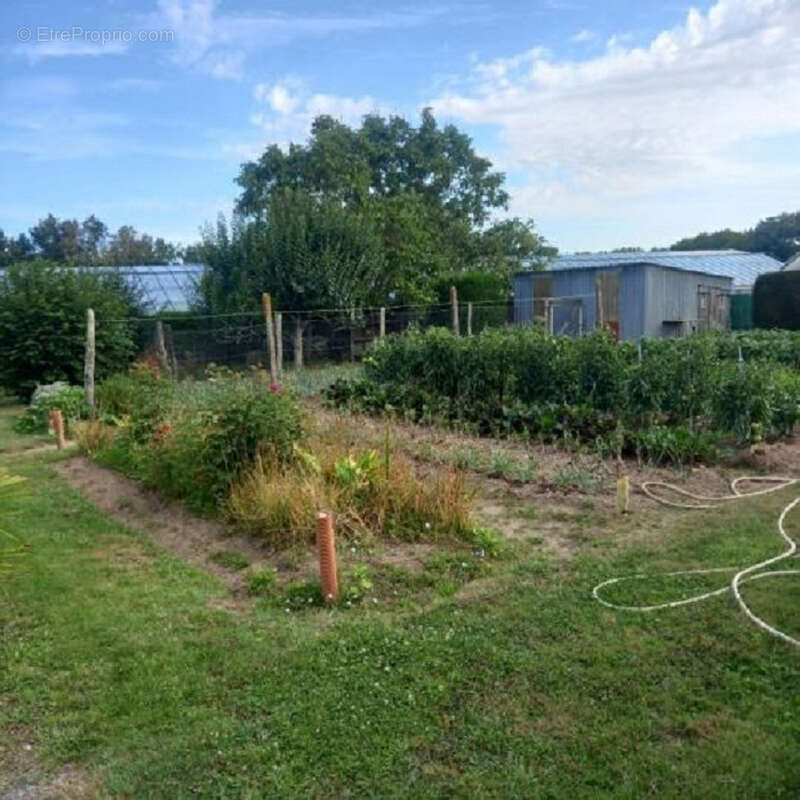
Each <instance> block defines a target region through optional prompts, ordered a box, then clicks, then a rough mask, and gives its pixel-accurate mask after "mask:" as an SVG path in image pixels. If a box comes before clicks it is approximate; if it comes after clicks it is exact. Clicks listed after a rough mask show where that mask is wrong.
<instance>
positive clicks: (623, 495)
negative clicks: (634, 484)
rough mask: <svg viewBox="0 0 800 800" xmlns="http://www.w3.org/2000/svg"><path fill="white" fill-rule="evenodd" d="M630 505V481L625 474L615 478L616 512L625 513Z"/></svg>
mask: <svg viewBox="0 0 800 800" xmlns="http://www.w3.org/2000/svg"><path fill="white" fill-rule="evenodd" d="M630 505H631V481H630V478H629V477H628V476H627V475H623V476H622V477H621V478H618V479H617V513H618V514H627V513H628V512H629V511H630Z"/></svg>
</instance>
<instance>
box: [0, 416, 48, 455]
mask: <svg viewBox="0 0 800 800" xmlns="http://www.w3.org/2000/svg"><path fill="white" fill-rule="evenodd" d="M24 411H25V406H20V405H0V454H3V453H14V452H19V451H22V450H29V449H31V448H33V447H38V446H39V445H42V444H55V439H54V438H53V437H52V436H51V435H50V434H41V435H35V436H30V435H28V434H23V433H16V432H15V431H14V430H13V428H12V425H13V424H14V421H15V420H16V419H17V417H19V416H20V415H21V414H22V413H23V412H24Z"/></svg>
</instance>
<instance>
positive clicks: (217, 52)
mask: <svg viewBox="0 0 800 800" xmlns="http://www.w3.org/2000/svg"><path fill="white" fill-rule="evenodd" d="M440 13H442V12H441V10H440V9H437V8H434V7H429V8H427V9H424V10H421V11H408V12H386V11H380V12H376V13H373V14H369V15H356V14H353V15H347V14H339V15H336V14H329V15H326V16H308V15H300V14H298V15H296V16H291V15H287V14H279V13H269V12H268V13H263V14H228V13H222V12H220V11H219V10H218V8H217V2H216V0H158V12H157V13H156V14H154V15H150V16H149V17H148V19H149V21H150V22H149V24H150V25H151V26H152V27H157V28H166V29H169V30H172V31H174V33H175V44H176V48H175V50H174V51H173V54H172V58H173V60H174V61H175V62H176V63H178V64H180V65H181V66H184V67H192V68H196V69H199V70H201V71H202V72H206V73H208V74H210V75H212V76H214V77H216V78H227V79H234V80H238V79H240V78H242V77H243V74H244V65H245V60H246V56H247V53H248V52H250V51H252V50H255V49H257V48H261V47H264V46H268V45H280V44H285V43H286V42H289V41H292V40H293V39H295V38H297V37H299V36H317V37H320V36H327V35H329V34H334V33H362V32H369V31H373V30H377V29H380V28H398V27H411V26H415V25H420V24H423V23H424V22H426V21H428V20H430V19H431V18H433V17H434V16H436V15H438V14H440Z"/></svg>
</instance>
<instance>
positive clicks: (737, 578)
mask: <svg viewBox="0 0 800 800" xmlns="http://www.w3.org/2000/svg"><path fill="white" fill-rule="evenodd" d="M798 482H800V481H798V479H797V478H784V477H777V476H775V477H762V476H755V477H749V476H745V477H741V478H735V479H734V480H733V481H731V484H730V486H731V493H730V494H728V495H724V496H713V495H712V496H708V495H700V494H694V493H693V492H689V491H687V490H686V489H681V488H680V487H679V486H673V485H672V484H670V483H663V482H662V481H646V482H645V483H643V484H642V491H643V492H644V493H645V494H646V495H647V496H648V497H650V498H651V499H653V500H655V501H656V502H657V503H661V504H662V505H665V506H670V507H671V508H716V507H717V506H718V505H719V504H720V503H724V502H727V501H729V500H742V499H745V498H748V497H758V496H759V495H764V494H770V493H771V492H777V491H779V490H781V489H785V488H786V487H788V486H793V485H794V484H796V483H798ZM741 483H768V484H771V485H769V486H767V487H766V488H762V489H756V490H755V491H752V492H742V491H740V490H739V484H741ZM653 488H661V489H666V490H667V491H670V492H674V493H675V494H678V495H681V496H682V497H684V498H687V499H688V500H691V501H693V502H676V501H674V500H667V499H666V498H664V497H660V496H659V495H658V494H657V493H656V492H654V491H653ZM798 503H800V496H798V497H796V498H795V499H794V500H792V501H791V502H790V503H788V504H787V505H786V506H784V508H783V510H782V511H781V514H780V516H779V517H778V533H779V534H780V536H781V538H782V539H783V540H784V541H785V542H786V545H787V546H786V549H785V550H784V551H783V552H782V553H780V554H778V555H777V556H773V557H772V558H768V559H766V560H764V561H759V562H758V563H757V564H752V565H750V566H748V567H744V568H742V567H738V566H736V567H713V568H711V569H690V570H682V571H679V572H663V573H657V574H653V575H645V574H637V575H628V576H625V577H622V578H611V579H610V580H607V581H603V582H602V583H599V584H597V586H595V587H594V589H592V596H593V597H594V598H595V600H597V601H598V602H599V603H602V604H603V605H604V606H607V607H608V608H614V609H618V610H622V611H659V610H661V609H665V608H677V607H679V606H685V605H690V604H692V603H699V602H701V601H703V600H706V599H708V598H709V597H715V596H716V595H720V594H724V593H725V592H728V591H730V592H732V593H733V596H734V597H735V598H736V602H737V603H738V604H739V607H740V608H741V609H742V611H744V613H745V614H746V615H747V617H748V618H749V619H750V620H751V621H752V622H754V623H755V624H756V625H758V627H760V628H761V629H762V630H765V631H766V632H767V633H769V634H771V635H772V636H776V637H778V638H779V639H783V641H785V642H788V643H789V644H793V645H795V646H797V647H800V639H796V638H794V637H793V636H789V634H787V633H784V632H783V631H781V630H778V628H775V627H774V626H772V625H770V624H769V623H768V622H765V621H764V620H763V619H761V617H759V616H757V615H756V614H755V613H754V612H753V611H752V610H751V609H750V607H749V606H748V605H747V603H745V601H744V599H743V598H742V595H741V592H740V590H739V587H740V586H741V585H742V584H744V583H748V582H750V581H757V580H761V579H762V578H771V577H776V576H784V575H800V570H798V569H779V570H775V569H772V570H767V571H766V572H763V571H762V570H764V569H766V568H767V567H771V566H774V565H776V564H777V563H778V562H780V561H784V560H785V559H787V558H791V557H792V556H794V555H795V554H796V553H797V542H795V541H794V540H793V539H792V538H791V537H790V536H789V534H787V533H786V529H785V527H784V521H785V520H786V517H787V516H788V514H789V513H790V512H791V511H792V509H794V507H795V506H797V505H798ZM717 572H735V574H734V576H733V578H732V579H731V581H730V583H728V584H727V585H725V586H723V587H722V588H720V589H714V590H713V591H711V592H704V593H702V594H698V595H694V596H693V597H687V598H684V599H683V600H674V601H672V602H670V603H658V604H657V605H651V606H625V605H618V604H616V603H611V602H609V601H608V600H604V599H603V598H602V597H601V596H600V592H601V590H602V589H603V588H604V587H606V586H611V585H613V584H615V583H622V582H623V581H632V580H647V579H648V578H655V577H677V576H679V575H710V574H713V573H717Z"/></svg>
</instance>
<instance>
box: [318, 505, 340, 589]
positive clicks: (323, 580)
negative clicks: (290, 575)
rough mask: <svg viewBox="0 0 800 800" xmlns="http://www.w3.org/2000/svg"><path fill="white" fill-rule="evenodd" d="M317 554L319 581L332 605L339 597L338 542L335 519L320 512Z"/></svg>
mask: <svg viewBox="0 0 800 800" xmlns="http://www.w3.org/2000/svg"><path fill="white" fill-rule="evenodd" d="M317 553H318V555H319V579H320V584H321V585H322V596H323V597H324V598H325V602H326V603H330V602H332V601H333V600H336V598H337V597H338V596H339V576H338V574H337V569H336V542H335V539H334V534H333V518H332V516H331V515H330V514H328V513H326V512H324V511H320V512H319V513H318V514H317Z"/></svg>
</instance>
